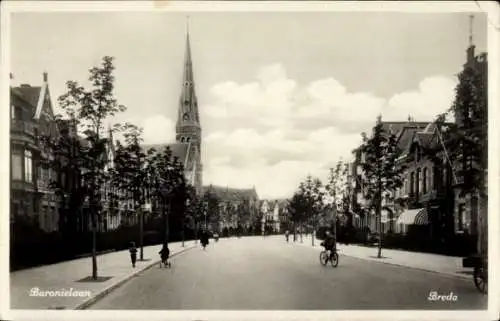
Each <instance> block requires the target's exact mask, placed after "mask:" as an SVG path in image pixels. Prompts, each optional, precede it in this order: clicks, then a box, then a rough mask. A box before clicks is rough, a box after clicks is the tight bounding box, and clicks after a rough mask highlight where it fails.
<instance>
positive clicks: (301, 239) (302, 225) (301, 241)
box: [300, 222, 304, 243]
mask: <svg viewBox="0 0 500 321" xmlns="http://www.w3.org/2000/svg"><path fill="white" fill-rule="evenodd" d="M303 228H304V224H303V223H302V222H301V223H300V243H304V240H303V238H302V237H303V234H304V231H303Z"/></svg>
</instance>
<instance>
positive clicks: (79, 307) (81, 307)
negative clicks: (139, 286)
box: [73, 245, 196, 310]
mask: <svg viewBox="0 0 500 321" xmlns="http://www.w3.org/2000/svg"><path fill="white" fill-rule="evenodd" d="M195 247H196V245H191V246H188V247H185V248H183V249H181V250H180V251H178V252H175V253H172V255H170V257H174V256H176V255H179V254H181V253H184V252H187V251H188V250H191V249H193V248H195ZM158 263H160V260H152V263H150V264H148V265H146V266H144V267H143V268H141V269H139V270H136V271H135V272H134V273H132V274H129V275H127V276H125V277H123V278H121V279H120V280H119V281H118V282H116V283H114V284H111V285H109V286H108V287H107V288H105V289H104V290H102V291H100V292H98V293H97V294H96V295H95V296H93V297H91V298H89V299H87V300H86V301H84V302H83V303H80V304H78V305H77V306H76V307H74V308H73V310H85V309H86V308H88V307H89V306H91V305H92V304H94V303H96V302H97V301H99V300H100V299H102V298H103V297H105V296H106V295H108V294H109V293H110V292H112V291H113V290H116V289H117V288H118V287H120V286H122V285H123V284H124V283H125V282H127V281H128V280H130V279H131V278H133V277H134V276H136V275H137V274H139V273H142V272H144V271H146V270H148V269H150V268H152V267H153V266H155V265H156V264H158Z"/></svg>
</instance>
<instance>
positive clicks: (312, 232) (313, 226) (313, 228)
mask: <svg viewBox="0 0 500 321" xmlns="http://www.w3.org/2000/svg"><path fill="white" fill-rule="evenodd" d="M315 223H316V221H315V219H314V216H313V222H312V231H311V240H312V242H311V243H312V244H311V245H312V246H314V236H315V235H316V224H315Z"/></svg>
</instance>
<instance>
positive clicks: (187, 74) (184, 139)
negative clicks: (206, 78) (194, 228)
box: [175, 24, 202, 192]
mask: <svg viewBox="0 0 500 321" xmlns="http://www.w3.org/2000/svg"><path fill="white" fill-rule="evenodd" d="M175 132H176V137H175V139H176V141H177V143H185V144H186V143H187V144H189V145H190V149H191V153H194V155H193V156H194V164H192V165H193V167H194V168H192V169H190V170H192V171H193V174H194V176H195V178H194V179H195V187H196V189H197V191H198V192H201V189H202V164H201V125H200V115H199V112H198V99H197V97H196V92H195V85H194V77H193V63H192V61H191V47H190V43H189V24H188V26H187V33H186V51H185V57H184V75H183V79H182V89H181V96H180V100H179V112H178V115H177V124H176V126H175Z"/></svg>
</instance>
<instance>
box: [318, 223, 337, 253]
mask: <svg viewBox="0 0 500 321" xmlns="http://www.w3.org/2000/svg"><path fill="white" fill-rule="evenodd" d="M321 246H323V247H324V248H325V250H327V251H330V259H333V254H334V253H335V252H336V244H335V238H334V237H333V235H332V233H331V232H330V230H327V231H326V233H325V240H324V241H323V242H321Z"/></svg>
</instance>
